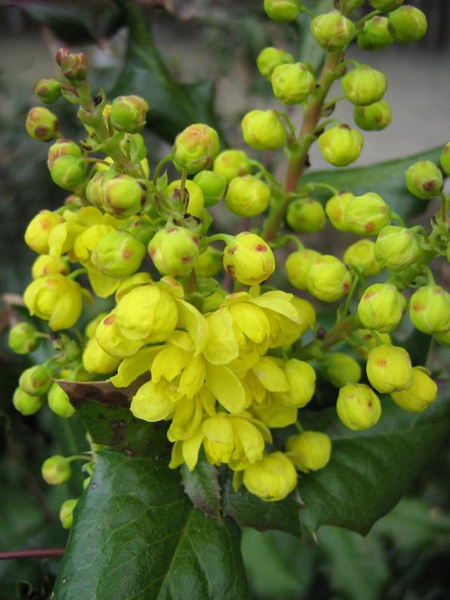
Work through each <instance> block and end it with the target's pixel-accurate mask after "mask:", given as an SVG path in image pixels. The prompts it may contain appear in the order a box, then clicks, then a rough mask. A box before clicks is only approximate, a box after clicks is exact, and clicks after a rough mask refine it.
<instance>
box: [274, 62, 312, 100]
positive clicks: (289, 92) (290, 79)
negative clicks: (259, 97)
mask: <svg viewBox="0 0 450 600" xmlns="http://www.w3.org/2000/svg"><path fill="white" fill-rule="evenodd" d="M270 81H271V83H272V90H273V93H274V96H275V98H277V100H279V101H280V102H282V103H283V104H287V105H288V106H290V105H292V104H301V103H302V102H303V101H304V100H306V98H307V97H308V96H309V94H310V93H311V92H312V91H313V89H314V86H315V83H316V82H315V79H314V75H313V74H312V73H311V72H310V71H309V69H308V67H307V65H304V64H303V63H300V62H298V63H295V64H292V65H291V64H287V65H280V66H278V67H276V68H275V69H274V71H273V73H272V77H271V80H270Z"/></svg>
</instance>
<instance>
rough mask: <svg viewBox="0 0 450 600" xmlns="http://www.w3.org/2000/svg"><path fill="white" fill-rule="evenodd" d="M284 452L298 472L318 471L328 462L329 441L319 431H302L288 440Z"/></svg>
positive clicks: (329, 453)
mask: <svg viewBox="0 0 450 600" xmlns="http://www.w3.org/2000/svg"><path fill="white" fill-rule="evenodd" d="M286 452H287V453H288V456H289V458H290V459H291V461H292V462H293V463H294V466H295V467H296V468H297V469H298V470H299V471H302V472H303V473H309V472H310V471H318V470H319V469H323V468H324V467H325V466H326V465H327V464H328V462H329V460H330V456H331V440H330V438H329V437H328V436H327V435H325V434H324V433H321V432H319V431H304V432H303V433H301V434H300V435H293V436H291V437H290V438H288V440H287V442H286Z"/></svg>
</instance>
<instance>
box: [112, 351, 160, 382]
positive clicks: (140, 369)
mask: <svg viewBox="0 0 450 600" xmlns="http://www.w3.org/2000/svg"><path fill="white" fill-rule="evenodd" d="M161 348H162V346H154V347H152V348H142V350H139V351H138V352H137V353H136V354H135V355H134V356H132V357H130V358H125V359H124V360H123V361H122V362H121V363H120V365H119V369H118V371H117V375H114V377H111V380H110V381H111V383H112V384H113V385H115V386H116V387H128V386H129V385H131V384H132V383H133V381H135V380H136V379H137V378H138V377H139V376H140V375H142V374H143V373H145V372H147V371H148V372H150V369H151V367H152V363H153V360H154V358H155V356H156V355H157V354H158V352H160V351H161Z"/></svg>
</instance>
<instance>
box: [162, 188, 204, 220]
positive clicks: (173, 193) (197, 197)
mask: <svg viewBox="0 0 450 600" xmlns="http://www.w3.org/2000/svg"><path fill="white" fill-rule="evenodd" d="M165 193H166V194H167V195H168V196H170V197H172V198H174V199H176V200H178V201H179V202H180V206H181V212H183V213H184V212H186V213H188V214H189V215H192V216H193V217H201V215H202V211H203V206H204V204H205V200H204V196H203V192H202V188H201V187H200V186H199V185H198V184H197V183H195V181H191V180H190V179H187V180H186V181H185V182H184V199H183V202H181V179H177V180H176V181H172V183H171V184H170V185H168V186H167V187H166V189H165Z"/></svg>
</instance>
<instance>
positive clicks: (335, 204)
mask: <svg viewBox="0 0 450 600" xmlns="http://www.w3.org/2000/svg"><path fill="white" fill-rule="evenodd" d="M354 197H355V196H354V195H353V194H350V192H340V193H339V194H337V195H336V196H333V197H332V198H330V199H329V200H328V202H327V203H326V205H325V212H326V214H327V217H328V218H329V219H330V221H331V224H332V225H333V227H335V228H336V229H338V230H339V231H344V232H347V231H350V229H349V228H348V226H347V224H346V222H345V211H346V208H347V205H348V203H349V202H350V200H353V198H354Z"/></svg>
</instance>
